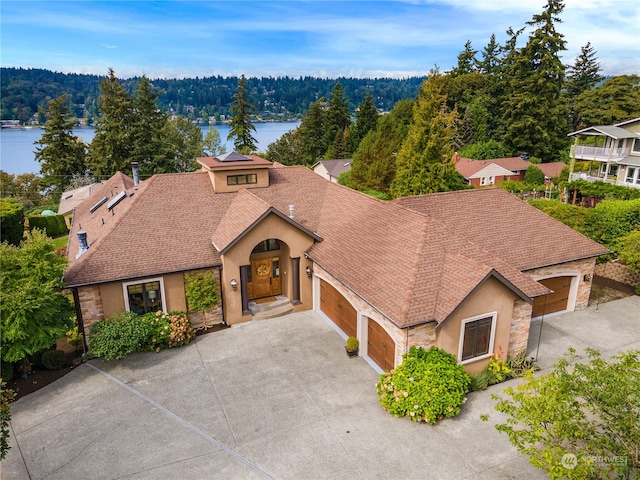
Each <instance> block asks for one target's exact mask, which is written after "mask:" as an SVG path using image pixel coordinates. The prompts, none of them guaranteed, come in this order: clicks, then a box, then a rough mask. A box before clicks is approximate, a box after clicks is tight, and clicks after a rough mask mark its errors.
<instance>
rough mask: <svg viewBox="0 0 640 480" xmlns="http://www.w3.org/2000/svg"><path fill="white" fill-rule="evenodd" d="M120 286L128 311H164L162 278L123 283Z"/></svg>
mask: <svg viewBox="0 0 640 480" xmlns="http://www.w3.org/2000/svg"><path fill="white" fill-rule="evenodd" d="M122 287H123V289H124V300H125V307H126V309H127V310H128V311H129V312H134V313H137V314H138V315H143V314H145V313H148V312H157V311H166V306H165V301H164V295H163V292H164V282H163V281H162V278H154V279H151V280H148V281H146V282H141V283H134V282H129V283H123V284H122Z"/></svg>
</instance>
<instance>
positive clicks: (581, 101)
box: [574, 75, 640, 128]
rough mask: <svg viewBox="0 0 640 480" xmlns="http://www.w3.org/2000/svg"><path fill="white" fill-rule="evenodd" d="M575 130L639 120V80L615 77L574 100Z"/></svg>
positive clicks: (635, 77) (633, 76)
mask: <svg viewBox="0 0 640 480" xmlns="http://www.w3.org/2000/svg"><path fill="white" fill-rule="evenodd" d="M574 111H575V117H576V119H577V122H578V127H579V128H584V127H588V126H591V125H612V124H615V123H619V122H624V121H625V120H631V119H632V118H638V117H640V76H639V75H619V76H617V77H613V78H610V79H609V80H607V81H606V82H604V84H602V85H601V86H599V87H595V88H591V89H589V90H586V91H584V92H582V93H581V94H580V95H578V96H577V97H576V100H575V105H574Z"/></svg>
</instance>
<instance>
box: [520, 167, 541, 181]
mask: <svg viewBox="0 0 640 480" xmlns="http://www.w3.org/2000/svg"><path fill="white" fill-rule="evenodd" d="M524 183H527V184H529V185H538V186H540V185H544V173H542V170H540V169H539V168H538V167H536V166H535V165H529V166H528V167H527V171H526V172H525V174H524Z"/></svg>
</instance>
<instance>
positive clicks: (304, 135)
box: [298, 97, 333, 166]
mask: <svg viewBox="0 0 640 480" xmlns="http://www.w3.org/2000/svg"><path fill="white" fill-rule="evenodd" d="M325 124H326V112H325V110H324V98H322V97H321V98H320V99H318V100H317V101H315V102H313V103H312V104H311V105H310V106H309V110H308V111H307V114H306V115H305V116H304V117H303V119H302V121H301V122H300V126H299V127H298V130H299V131H300V137H301V140H300V143H301V144H302V153H303V155H304V162H305V163H306V164H307V165H309V166H311V165H313V164H314V163H316V162H317V161H318V160H320V159H321V158H322V157H323V155H324V153H325V151H326V150H327V147H326V146H325V145H326V144H325V138H326V134H325V131H326V130H325ZM331 140H333V138H332V139H331Z"/></svg>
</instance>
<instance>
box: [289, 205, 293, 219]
mask: <svg viewBox="0 0 640 480" xmlns="http://www.w3.org/2000/svg"><path fill="white" fill-rule="evenodd" d="M293 210H294V206H293V205H289V218H290V219H291V220H293V216H294V215H293Z"/></svg>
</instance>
